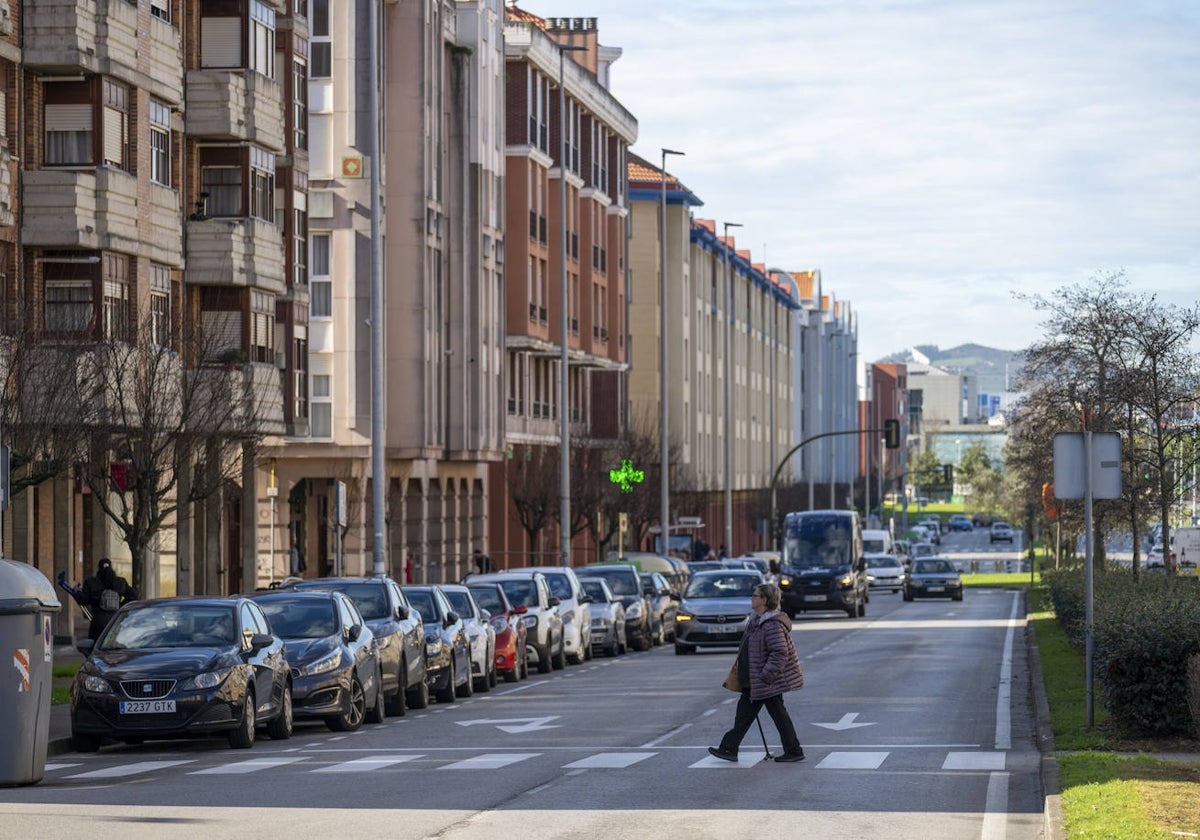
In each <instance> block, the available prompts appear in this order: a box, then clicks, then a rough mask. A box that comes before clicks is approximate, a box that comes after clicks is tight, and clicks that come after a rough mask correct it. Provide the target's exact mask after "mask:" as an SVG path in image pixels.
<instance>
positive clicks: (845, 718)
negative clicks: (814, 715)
mask: <svg viewBox="0 0 1200 840" xmlns="http://www.w3.org/2000/svg"><path fill="white" fill-rule="evenodd" d="M856 717H858V712H849V713H847V714H844V715H842V719H841V720H839V721H838V722H837V723H816V724H813V725H814V726H824V727H825V728H826V729H833V730H836V731H839V732H840V731H841V730H843V729H857V728H858V727H860V726H874V725H875V724H874V723H855V722H854V719H855V718H856Z"/></svg>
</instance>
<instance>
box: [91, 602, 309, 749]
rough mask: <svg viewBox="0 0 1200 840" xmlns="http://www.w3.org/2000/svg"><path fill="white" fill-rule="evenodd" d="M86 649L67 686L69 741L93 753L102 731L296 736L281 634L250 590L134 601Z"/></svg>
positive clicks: (145, 735) (137, 738)
mask: <svg viewBox="0 0 1200 840" xmlns="http://www.w3.org/2000/svg"><path fill="white" fill-rule="evenodd" d="M77 647H78V649H79V652H80V653H82V654H83V655H84V657H85V661H84V663H83V665H82V666H81V667H80V668H79V671H78V672H77V673H76V675H75V682H74V683H73V684H72V685H71V745H72V747H73V748H74V749H75V750H77V751H79V752H95V751H96V750H98V749H100V745H101V742H102V741H103V739H104V738H113V739H117V740H121V741H125V742H126V743H130V744H139V743H141V742H142V741H145V740H147V739H150V738H177V737H185V736H195V735H212V734H214V733H221V734H225V735H227V736H228V738H229V745H230V746H231V747H238V748H244V747H249V746H251V745H253V744H254V739H255V736H256V733H257V731H258V727H259V726H261V725H264V724H265V725H266V727H267V732H268V733H269V734H270V736H271V737H272V738H277V739H284V738H289V737H291V734H292V677H291V672H290V668H289V663H288V661H287V655H286V652H285V649H284V643H283V640H282V639H281V638H280V637H279V636H278V635H276V634H275V633H273V632H272V629H271V623H270V621H269V620H268V619H267V617H266V616H265V615H264V614H263V611H262V610H261V609H260V608H259V606H258V604H256V603H254V602H253V601H251V600H248V599H246V598H162V599H156V600H150V601H134V602H133V603H131V604H126V605H125V606H124V607H122V608H121V611H120V612H118V613H117V614H116V616H115V617H114V618H113V620H112V622H111V623H110V624H109V625H108V628H107V629H106V630H105V631H104V633H103V634H102V635H101V636H100V638H99V639H97V640H96V641H95V643H93V642H92V640H90V639H87V640H84V641H82V642H80V643H79V644H78V646H77Z"/></svg>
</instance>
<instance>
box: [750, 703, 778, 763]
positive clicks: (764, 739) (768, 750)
mask: <svg viewBox="0 0 1200 840" xmlns="http://www.w3.org/2000/svg"><path fill="white" fill-rule="evenodd" d="M754 722H755V723H757V724H758V734H759V735H761V736H762V742H763V750H764V751H765V752H766V754H767V755H766V759H765V760H766V761H774V760H775V756H773V755H771V748H770V747H768V746H767V733H765V732H763V728H762V721H761V720H759V719H758V715H757V714H755V715H754Z"/></svg>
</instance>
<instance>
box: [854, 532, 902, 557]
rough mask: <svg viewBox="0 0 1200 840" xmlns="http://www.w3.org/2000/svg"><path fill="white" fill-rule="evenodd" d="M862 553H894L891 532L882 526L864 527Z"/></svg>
mask: <svg viewBox="0 0 1200 840" xmlns="http://www.w3.org/2000/svg"><path fill="white" fill-rule="evenodd" d="M862 540H863V554H895V553H896V552H895V548H896V546H895V543H894V542H892V534H891V532H890V531H885V530H883V529H882V528H878V529H876V528H864V529H863V532H862Z"/></svg>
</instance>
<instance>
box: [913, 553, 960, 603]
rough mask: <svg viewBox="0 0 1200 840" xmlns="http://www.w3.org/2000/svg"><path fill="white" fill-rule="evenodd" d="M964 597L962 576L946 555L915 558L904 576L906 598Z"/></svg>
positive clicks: (956, 599) (955, 598)
mask: <svg viewBox="0 0 1200 840" xmlns="http://www.w3.org/2000/svg"><path fill="white" fill-rule="evenodd" d="M962 597H963V584H962V577H961V576H959V574H958V571H957V570H956V569H955V568H954V564H953V563H951V562H950V561H949V560H947V559H946V558H944V557H922V558H921V559H920V560H913V564H912V568H910V569H909V570H908V574H907V575H905V578H904V600H905V601H911V600H912V599H913V598H952V599H954V600H955V601H961V600H962Z"/></svg>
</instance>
